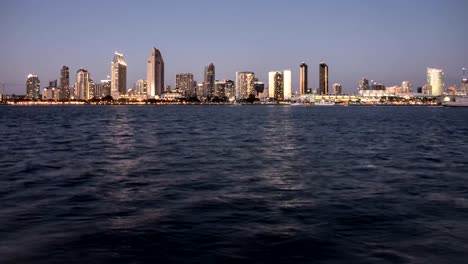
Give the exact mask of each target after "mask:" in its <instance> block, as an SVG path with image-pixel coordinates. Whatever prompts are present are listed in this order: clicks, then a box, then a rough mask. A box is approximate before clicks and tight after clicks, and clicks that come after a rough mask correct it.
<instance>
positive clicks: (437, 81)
mask: <svg viewBox="0 0 468 264" xmlns="http://www.w3.org/2000/svg"><path fill="white" fill-rule="evenodd" d="M427 88H428V93H429V95H432V96H439V95H441V94H443V93H444V72H443V71H442V70H440V69H433V68H427Z"/></svg>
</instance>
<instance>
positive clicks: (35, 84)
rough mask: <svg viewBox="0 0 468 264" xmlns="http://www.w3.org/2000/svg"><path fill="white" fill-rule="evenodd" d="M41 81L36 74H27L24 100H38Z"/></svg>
mask: <svg viewBox="0 0 468 264" xmlns="http://www.w3.org/2000/svg"><path fill="white" fill-rule="evenodd" d="M40 91H41V81H39V77H38V76H37V74H29V75H28V79H27V80H26V98H27V99H30V100H40V99H41V95H40Z"/></svg>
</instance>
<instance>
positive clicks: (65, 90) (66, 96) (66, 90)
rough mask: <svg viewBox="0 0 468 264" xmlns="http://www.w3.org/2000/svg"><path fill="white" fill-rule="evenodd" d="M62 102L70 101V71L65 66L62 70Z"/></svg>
mask: <svg viewBox="0 0 468 264" xmlns="http://www.w3.org/2000/svg"><path fill="white" fill-rule="evenodd" d="M60 100H62V101H67V100H70V70H69V69H68V67H67V66H65V65H63V66H62V69H60Z"/></svg>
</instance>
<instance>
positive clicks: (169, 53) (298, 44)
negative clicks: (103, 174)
mask: <svg viewBox="0 0 468 264" xmlns="http://www.w3.org/2000/svg"><path fill="white" fill-rule="evenodd" d="M467 11H468V1H467V0H444V1H442V0H392V1H390V0H382V1H380V0H331V1H329V0H327V1H325V0H321V1H312V0H290V1H285V0H282V1H276V0H269V1H264V0H235V1H234V0H232V1H219V0H196V1H189V0H186V1H181V0H172V1H150V0H148V1H145V0H139V1H138V0H136V1H128V0H127V1H123V0H95V1H88V0H80V1H64V0H40V1H39V0H2V1H1V2H0V25H1V26H0V37H1V41H0V45H1V49H0V82H4V83H6V91H5V92H6V93H16V94H24V93H25V81H26V76H27V75H28V74H29V73H37V74H39V78H40V80H41V86H42V87H45V86H47V85H48V80H49V79H58V78H59V77H60V68H61V65H68V66H69V67H70V71H71V74H70V75H71V81H72V82H74V80H75V73H76V71H77V70H78V69H79V68H80V67H84V68H86V69H88V70H89V71H90V73H91V78H92V79H94V80H101V79H105V78H106V76H107V75H109V73H110V61H111V60H112V58H113V54H114V51H119V52H122V53H123V54H124V57H125V60H126V62H127V64H128V76H127V79H128V84H127V85H128V87H129V88H130V87H132V86H133V83H134V82H135V81H136V80H138V79H141V78H143V79H145V78H146V60H147V58H148V56H149V53H150V49H151V48H152V47H153V46H154V47H156V48H158V49H160V50H161V52H162V55H163V58H164V60H165V66H166V72H165V78H166V84H170V85H171V86H172V87H173V88H174V86H175V74H176V73H178V72H191V73H194V74H195V78H196V80H197V81H202V80H203V70H204V66H205V65H208V64H209V63H211V62H213V63H214V64H215V66H216V79H233V80H234V78H235V72H236V71H240V70H241V71H242V70H250V71H254V72H255V73H256V75H257V76H258V77H259V78H260V80H261V81H264V82H265V83H267V82H268V77H267V76H268V71H270V70H282V69H288V68H291V69H292V71H293V91H297V90H298V85H299V81H298V80H299V64H300V63H301V62H306V63H307V64H308V65H309V87H311V88H316V87H318V64H319V63H320V62H321V61H325V62H327V64H328V65H329V71H330V85H331V84H332V83H334V82H340V83H342V84H343V87H344V91H345V92H347V93H352V92H355V91H356V88H357V86H358V83H359V80H360V79H361V78H362V77H367V78H368V79H372V80H376V81H379V82H383V83H384V84H385V85H387V86H391V85H399V84H401V81H403V80H409V81H411V82H412V83H413V86H414V87H417V86H422V85H423V84H424V83H425V79H426V68H427V67H436V68H442V69H443V70H444V71H445V84H446V86H448V85H454V84H455V85H457V87H458V86H460V80H461V68H462V67H468V12H467Z"/></svg>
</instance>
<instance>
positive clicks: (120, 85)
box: [111, 51, 127, 99]
mask: <svg viewBox="0 0 468 264" xmlns="http://www.w3.org/2000/svg"><path fill="white" fill-rule="evenodd" d="M111 78H112V79H111V80H112V82H111V94H112V97H114V99H117V98H118V97H119V96H120V95H125V94H127V63H126V62H125V60H124V58H123V54H121V53H117V51H116V52H115V54H114V59H113V60H112V64H111Z"/></svg>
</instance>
